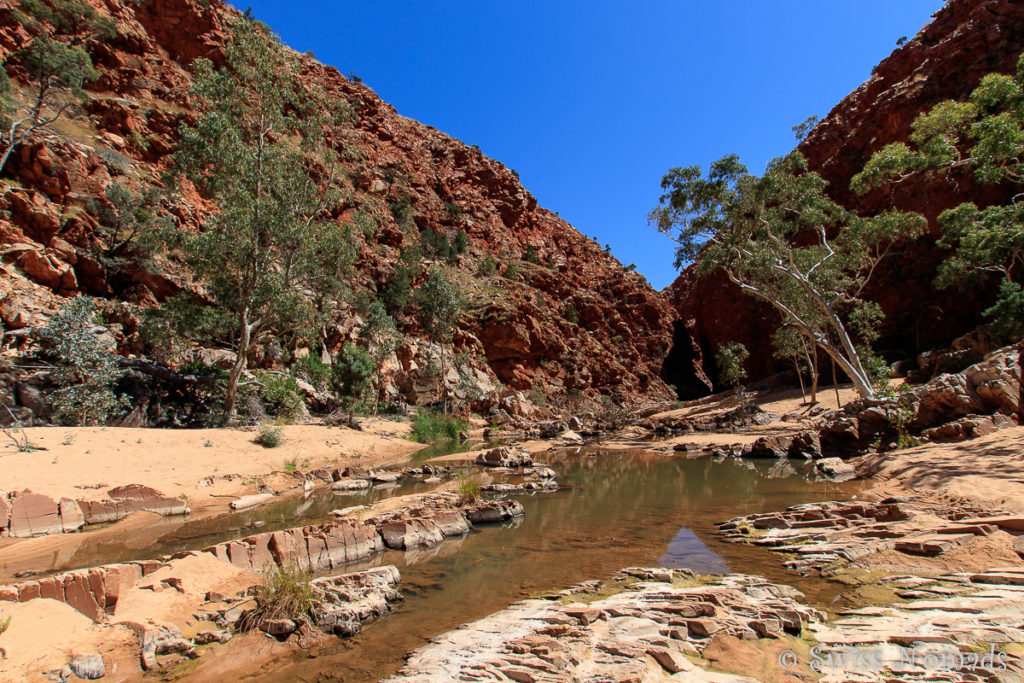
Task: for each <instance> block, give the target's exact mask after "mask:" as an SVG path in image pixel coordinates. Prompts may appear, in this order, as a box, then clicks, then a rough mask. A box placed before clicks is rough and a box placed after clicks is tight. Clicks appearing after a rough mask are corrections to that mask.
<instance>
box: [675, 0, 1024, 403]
mask: <svg viewBox="0 0 1024 683" xmlns="http://www.w3.org/2000/svg"><path fill="white" fill-rule="evenodd" d="M1022 51H1024V4H1022V3H1020V2H1017V1H1015V0H951V1H950V2H948V3H947V4H946V5H945V6H944V7H943V8H942V9H941V10H940V11H939V12H937V13H936V14H935V16H934V19H933V20H932V21H931V23H929V24H928V25H927V26H926V27H925V28H924V29H922V31H921V32H920V33H919V34H918V35H917V36H916V37H915V38H914V39H912V40H910V41H909V42H907V43H906V44H905V45H903V46H902V47H900V48H898V49H897V50H896V51H895V52H893V53H892V55H890V56H889V57H888V58H886V59H885V60H884V61H883V62H882V63H881V64H879V65H878V66H877V67H876V68H875V70H874V72H873V73H872V75H871V78H870V79H869V80H868V81H867V82H866V83H864V84H863V85H861V86H860V87H859V88H857V90H855V91H854V92H852V93H851V94H850V95H848V96H847V97H846V98H845V99H844V100H843V101H842V102H840V103H839V104H838V105H836V107H835V108H834V109H833V110H832V111H831V112H830V113H829V115H828V116H827V117H826V118H825V119H824V120H823V121H822V122H821V123H820V124H819V125H818V126H817V127H815V128H814V130H813V131H812V132H811V134H810V135H809V136H808V137H807V138H806V139H805V140H804V141H803V143H801V145H800V147H799V149H800V151H801V152H803V153H804V155H805V156H806V157H807V159H808V162H809V164H810V167H811V169H813V170H816V171H817V172H818V173H820V174H821V175H822V176H823V177H824V178H825V179H826V180H827V181H828V182H829V186H830V189H829V192H830V193H831V194H832V196H833V197H834V198H835V199H836V200H837V201H839V202H840V203H842V204H843V205H845V206H847V207H849V208H851V209H854V210H857V211H859V212H863V213H865V214H871V213H875V212H879V211H881V210H884V209H886V208H889V207H890V206H893V205H895V206H896V207H898V208H901V209H905V210H913V211H919V212H921V213H922V214H924V215H925V216H927V217H928V219H929V221H930V224H931V227H932V233H931V235H929V236H928V237H926V238H923V239H921V240H917V241H915V242H913V243H911V244H907V245H903V246H902V248H901V249H900V252H901V253H900V254H898V255H896V256H894V257H892V258H890V259H889V260H887V261H886V262H884V264H883V267H882V269H881V270H880V271H879V273H878V275H877V277H876V278H875V280H874V285H873V286H872V287H871V288H870V291H868V293H867V295H868V296H869V297H870V298H872V299H874V300H876V301H878V302H879V303H880V304H881V305H882V308H883V310H884V311H885V313H886V323H885V328H884V330H883V334H882V338H881V339H880V340H879V342H878V344H877V345H876V347H877V349H878V350H879V351H881V352H882V353H884V354H885V355H886V356H887V357H888V358H889V359H890V360H895V359H898V358H900V357H907V356H910V355H913V354H915V353H917V352H919V351H921V350H924V349H928V348H934V347H936V346H941V345H944V344H946V343H948V342H949V341H951V340H952V339H953V338H955V337H956V336H959V335H961V334H963V333H965V332H967V331H969V330H970V329H972V328H973V327H975V326H976V325H978V324H979V322H981V311H982V310H984V309H985V308H986V307H987V305H988V304H989V302H990V301H991V295H992V293H993V291H992V288H980V289H975V290H971V291H966V292H960V291H956V290H955V289H952V290H938V291H937V290H935V289H934V287H933V286H932V281H933V279H934V277H935V273H936V268H937V266H938V264H939V263H940V262H941V261H942V259H943V257H944V253H943V252H942V250H940V249H939V248H938V247H936V246H935V236H936V234H937V231H936V228H937V226H936V223H935V218H936V216H938V214H939V213H941V212H942V211H943V210H945V209H947V208H950V207H952V206H956V205H957V204H959V203H961V202H963V201H966V200H971V201H975V202H977V203H978V204H979V205H984V204H986V203H991V202H994V201H1002V200H1006V199H1007V198H1008V193H1007V192H1006V191H1004V190H1000V189H999V188H991V187H987V188H979V187H978V186H977V185H976V184H975V183H974V182H972V180H971V178H970V177H967V176H960V177H958V178H955V179H954V181H946V180H941V181H932V182H922V181H917V182H907V183H904V184H901V185H899V186H897V187H895V188H894V189H893V191H892V193H891V194H890V193H889V192H888V191H878V192H874V193H871V194H868V195H866V196H863V197H862V196H858V195H856V194H854V193H852V192H851V191H850V189H849V183H850V178H852V177H853V175H854V174H856V173H857V172H859V171H860V169H861V168H862V167H863V165H864V163H865V162H866V161H867V160H868V159H869V158H870V157H871V155H872V154H873V153H874V152H875V151H877V150H878V149H880V148H881V147H883V146H884V145H886V144H888V143H890V142H894V141H897V140H904V139H906V137H907V135H908V133H909V131H910V124H911V122H913V120H914V119H915V117H916V116H917V115H918V114H920V113H921V112H924V111H926V110H927V109H929V108H930V107H931V106H932V105H934V104H935V103H937V102H940V101H942V100H946V99H962V98H964V97H966V96H967V95H969V94H970V92H971V91H972V90H973V89H974V87H975V86H976V85H977V83H978V81H979V80H980V79H981V77H982V76H984V75H985V74H987V73H990V72H994V71H998V72H1003V73H1011V72H1012V71H1013V70H1014V68H1015V66H1016V62H1017V58H1018V56H1019V55H1020V53H1021V52H1022ZM665 294H666V295H667V296H668V297H669V299H670V300H671V301H672V302H673V304H674V305H675V306H676V309H677V310H678V312H679V315H680V317H681V318H682V321H683V322H684V323H685V332H684V331H683V330H684V328H683V326H682V325H680V326H679V327H680V330H679V332H677V335H676V344H675V349H674V350H673V353H672V355H671V356H670V359H669V363H668V364H667V367H668V368H669V369H670V370H671V371H672V373H673V374H671V376H670V377H669V380H670V381H672V382H673V383H675V384H676V385H677V386H678V387H679V388H680V390H681V392H682V393H683V394H684V395H699V394H701V393H703V392H705V391H706V388H705V387H704V383H703V381H702V378H701V377H700V375H699V371H700V370H701V368H702V367H704V366H706V365H707V363H706V362H704V359H707V358H711V357H713V354H714V350H715V349H717V348H718V346H720V345H721V344H723V343H725V342H727V341H730V340H738V341H741V342H743V343H744V344H746V345H747V348H748V349H750V351H751V358H750V360H749V363H748V371H749V372H750V375H751V377H752V378H753V379H759V378H762V377H765V376H767V375H769V374H771V373H772V372H774V371H775V370H776V369H777V368H776V364H775V363H774V361H773V359H772V358H771V346H770V343H769V337H770V334H771V331H772V329H773V327H774V323H775V321H776V318H775V314H774V312H773V311H772V310H770V309H769V308H767V307H766V306H762V305H761V304H758V303H756V302H755V301H754V300H752V299H750V298H749V297H746V296H744V295H743V294H742V293H740V292H739V290H738V289H736V288H735V287H734V286H732V285H731V284H730V283H729V282H728V281H727V280H726V278H724V277H721V276H718V275H712V276H710V277H706V278H702V279H697V278H695V276H694V274H693V273H692V271H691V270H687V271H684V272H683V273H682V274H681V275H680V276H679V278H678V279H677V280H676V281H675V282H674V283H673V284H672V285H671V286H670V287H669V288H668V289H667V290H666V291H665ZM708 370H709V371H712V370H713V368H710V367H709V368H708Z"/></svg>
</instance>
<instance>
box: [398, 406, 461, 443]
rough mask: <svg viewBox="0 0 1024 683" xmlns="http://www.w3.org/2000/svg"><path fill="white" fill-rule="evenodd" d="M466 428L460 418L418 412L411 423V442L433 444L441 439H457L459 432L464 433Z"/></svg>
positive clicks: (422, 411) (429, 412) (424, 411)
mask: <svg viewBox="0 0 1024 683" xmlns="http://www.w3.org/2000/svg"><path fill="white" fill-rule="evenodd" d="M468 426H469V424H468V423H467V422H466V421H465V420H463V419H462V418H458V417H453V416H451V415H442V414H441V413H435V412H432V411H428V410H418V411H416V417H415V418H414V419H413V422H412V440H413V441H418V442H420V443H433V442H434V441H440V440H441V439H457V438H458V437H459V432H461V431H465V429H466V428H467V427H468Z"/></svg>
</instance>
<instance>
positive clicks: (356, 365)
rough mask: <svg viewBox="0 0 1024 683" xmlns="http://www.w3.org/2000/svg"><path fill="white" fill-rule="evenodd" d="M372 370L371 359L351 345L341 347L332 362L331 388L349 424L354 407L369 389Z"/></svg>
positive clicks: (373, 368) (364, 352)
mask: <svg viewBox="0 0 1024 683" xmlns="http://www.w3.org/2000/svg"><path fill="white" fill-rule="evenodd" d="M374 370H375V366H374V363H373V357H372V356H370V354H369V353H367V352H366V351H365V350H364V349H362V348H360V347H358V346H356V345H355V344H352V343H347V344H345V346H344V347H342V350H341V353H340V354H338V358H337V360H336V361H335V362H334V366H333V372H332V375H331V386H332V388H333V389H334V393H335V394H337V396H338V398H339V400H340V401H341V405H342V407H344V408H345V409H346V410H348V413H349V421H350V422H351V420H352V418H353V417H354V411H355V405H356V404H357V403H358V402H359V401H361V400H362V399H363V397H364V396H365V395H366V391H367V389H369V388H370V379H371V378H372V377H373V373H374Z"/></svg>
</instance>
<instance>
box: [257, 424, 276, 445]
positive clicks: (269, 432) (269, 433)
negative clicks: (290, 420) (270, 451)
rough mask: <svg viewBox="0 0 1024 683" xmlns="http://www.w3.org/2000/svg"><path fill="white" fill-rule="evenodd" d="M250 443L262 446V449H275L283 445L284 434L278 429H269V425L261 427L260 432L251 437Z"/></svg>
mask: <svg viewBox="0 0 1024 683" xmlns="http://www.w3.org/2000/svg"><path fill="white" fill-rule="evenodd" d="M252 442H253V443H254V444H258V445H260V446H263V447H264V448H277V447H278V446H280V445H281V444H282V443H284V433H283V432H282V431H281V428H280V427H271V426H270V425H263V426H262V427H260V430H259V431H258V432H257V433H256V436H255V437H253V440H252Z"/></svg>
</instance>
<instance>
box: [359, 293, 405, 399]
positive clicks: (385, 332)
mask: <svg viewBox="0 0 1024 683" xmlns="http://www.w3.org/2000/svg"><path fill="white" fill-rule="evenodd" d="M359 336H360V338H361V339H362V341H363V343H364V344H366V348H367V351H368V353H369V355H370V358H371V359H372V360H373V370H374V374H375V375H376V377H377V393H376V394H375V396H374V401H373V414H374V415H376V414H377V407H378V405H379V403H380V395H381V393H382V392H383V390H384V376H383V375H384V361H385V360H387V359H388V357H389V356H391V354H392V353H394V351H395V348H396V347H397V346H398V340H399V338H400V334H399V332H398V328H397V327H396V326H395V321H394V320H393V319H392V318H391V316H390V315H388V311H387V308H386V307H385V306H384V304H383V303H382V302H380V301H374V302H373V303H372V304H370V310H369V312H368V314H367V318H366V324H365V325H364V326H363V329H362V330H360V332H359Z"/></svg>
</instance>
